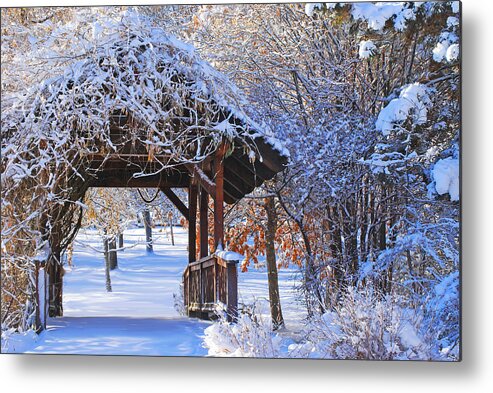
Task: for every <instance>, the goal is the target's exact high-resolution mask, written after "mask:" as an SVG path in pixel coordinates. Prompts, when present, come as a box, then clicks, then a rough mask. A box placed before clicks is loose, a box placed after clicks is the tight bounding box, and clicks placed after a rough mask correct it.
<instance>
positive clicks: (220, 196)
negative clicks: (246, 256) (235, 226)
mask: <svg viewBox="0 0 493 393" xmlns="http://www.w3.org/2000/svg"><path fill="white" fill-rule="evenodd" d="M225 153H226V144H224V143H223V144H222V145H221V146H220V147H219V148H218V149H217V151H216V155H215V157H214V172H215V173H214V180H215V183H216V198H215V199H214V248H215V250H217V249H218V248H223V247H224V206H223V202H224V163H223V160H224V155H225Z"/></svg>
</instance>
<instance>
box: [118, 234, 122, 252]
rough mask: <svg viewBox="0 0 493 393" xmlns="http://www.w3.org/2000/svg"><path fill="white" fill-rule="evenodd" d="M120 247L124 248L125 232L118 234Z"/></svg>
mask: <svg viewBox="0 0 493 393" xmlns="http://www.w3.org/2000/svg"><path fill="white" fill-rule="evenodd" d="M118 248H123V233H119V234H118ZM121 251H123V250H121Z"/></svg>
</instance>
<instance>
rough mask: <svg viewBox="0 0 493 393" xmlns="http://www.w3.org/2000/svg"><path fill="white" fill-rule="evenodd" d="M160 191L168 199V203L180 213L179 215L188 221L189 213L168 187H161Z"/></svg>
mask: <svg viewBox="0 0 493 393" xmlns="http://www.w3.org/2000/svg"><path fill="white" fill-rule="evenodd" d="M161 191H162V192H163V194H164V195H166V196H167V197H168V199H169V200H170V202H171V203H172V204H173V205H174V206H175V207H176V208H177V209H178V210H179V211H180V213H181V214H183V216H184V217H185V218H186V219H187V220H188V218H189V216H190V212H189V211H188V208H187V207H186V206H185V204H184V203H183V202H182V201H181V199H180V198H179V197H178V195H176V194H175V193H174V192H173V190H172V189H171V188H169V187H161Z"/></svg>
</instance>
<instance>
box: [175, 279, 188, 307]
mask: <svg viewBox="0 0 493 393" xmlns="http://www.w3.org/2000/svg"><path fill="white" fill-rule="evenodd" d="M183 288H184V287H183V282H182V283H180V289H179V291H178V293H173V307H174V308H175V310H176V312H177V313H178V314H180V315H186V314H187V313H186V311H185V299H184V298H183Z"/></svg>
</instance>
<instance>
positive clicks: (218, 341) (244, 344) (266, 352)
mask: <svg viewBox="0 0 493 393" xmlns="http://www.w3.org/2000/svg"><path fill="white" fill-rule="evenodd" d="M204 333H205V336H204V347H205V348H207V349H208V350H209V356H218V357H256V358H277V357H280V354H281V342H282V338H281V337H280V336H279V335H278V334H275V333H272V325H271V322H270V318H265V319H264V318H262V317H261V316H259V315H256V314H255V313H254V312H243V313H240V315H239V316H238V321H237V322H236V323H230V322H228V321H227V319H226V317H225V315H224V314H223V313H221V316H220V318H219V320H218V321H217V322H215V323H214V324H213V325H211V326H210V327H208V328H207V329H205V331H204Z"/></svg>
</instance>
